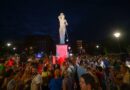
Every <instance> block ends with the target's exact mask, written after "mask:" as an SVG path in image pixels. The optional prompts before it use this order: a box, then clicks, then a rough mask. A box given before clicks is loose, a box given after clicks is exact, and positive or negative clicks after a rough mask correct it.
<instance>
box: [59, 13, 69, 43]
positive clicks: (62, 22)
mask: <svg viewBox="0 0 130 90" xmlns="http://www.w3.org/2000/svg"><path fill="white" fill-rule="evenodd" d="M58 19H59V23H60V27H59V34H60V44H65V33H66V26H67V25H68V23H67V21H66V19H65V15H64V13H60V15H59V16H58Z"/></svg>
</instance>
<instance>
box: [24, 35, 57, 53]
mask: <svg viewBox="0 0 130 90" xmlns="http://www.w3.org/2000/svg"><path fill="white" fill-rule="evenodd" d="M24 48H25V49H27V50H30V49H31V50H33V51H35V52H41V51H42V52H44V53H46V54H51V53H54V51H55V45H54V42H53V40H52V38H51V37H50V36H48V35H44V36H43V35H31V36H28V37H27V38H26V39H25V43H24Z"/></svg>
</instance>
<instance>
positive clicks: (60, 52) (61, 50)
mask: <svg viewBox="0 0 130 90" xmlns="http://www.w3.org/2000/svg"><path fill="white" fill-rule="evenodd" d="M56 56H57V59H58V63H59V64H60V65H61V64H62V63H63V62H64V61H65V59H66V58H67V57H68V45H66V44H58V45H56Z"/></svg>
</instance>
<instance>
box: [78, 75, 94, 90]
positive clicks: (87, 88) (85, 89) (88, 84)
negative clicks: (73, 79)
mask: <svg viewBox="0 0 130 90" xmlns="http://www.w3.org/2000/svg"><path fill="white" fill-rule="evenodd" d="M94 85H95V80H94V78H93V76H92V75H90V74H89V73H87V74H83V75H82V76H81V77H80V89H81V90H94Z"/></svg>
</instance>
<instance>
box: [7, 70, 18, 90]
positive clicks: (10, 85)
mask: <svg viewBox="0 0 130 90" xmlns="http://www.w3.org/2000/svg"><path fill="white" fill-rule="evenodd" d="M14 77H15V75H14V72H13V70H10V76H9V78H8V79H9V81H8V83H7V90H15V87H16V80H15V79H14Z"/></svg>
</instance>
